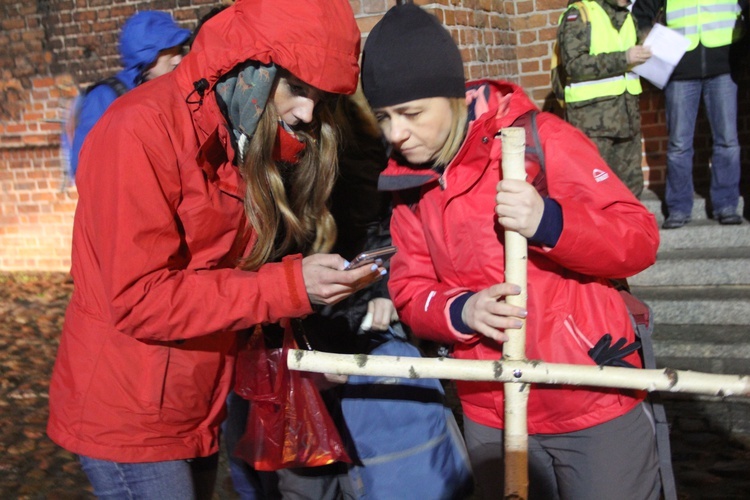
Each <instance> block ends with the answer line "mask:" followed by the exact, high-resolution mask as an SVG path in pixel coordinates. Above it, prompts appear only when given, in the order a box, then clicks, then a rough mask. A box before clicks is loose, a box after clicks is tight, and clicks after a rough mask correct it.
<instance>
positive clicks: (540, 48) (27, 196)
mask: <svg viewBox="0 0 750 500" xmlns="http://www.w3.org/2000/svg"><path fill="white" fill-rule="evenodd" d="M350 3H351V5H352V9H353V10H354V13H355V15H356V17H357V22H358V24H359V27H360V30H361V31H362V33H363V35H366V34H367V33H368V32H369V31H370V29H371V28H372V26H374V24H375V23H376V22H377V21H378V20H379V19H380V18H381V17H382V15H383V14H384V13H385V12H386V11H387V9H388V8H390V7H391V6H392V5H393V4H394V3H395V0H350ZM415 3H417V4H419V5H422V6H424V7H425V8H427V9H428V10H430V11H431V12H432V13H434V14H435V15H436V16H437V17H438V18H439V19H440V20H441V21H442V22H443V23H444V24H445V25H446V27H447V28H448V29H449V30H450V32H451V34H452V35H453V37H454V39H455V40H456V41H457V42H458V44H459V46H460V47H461V51H462V54H463V57H464V60H465V61H466V64H465V71H466V76H467V78H470V79H476V78H502V79H506V80H510V81H513V82H515V83H520V84H521V85H523V86H524V88H525V89H526V90H527V92H528V93H529V95H530V96H531V97H532V98H533V99H534V100H536V102H537V103H538V104H539V105H540V106H541V107H549V104H550V99H551V95H550V88H549V65H550V57H549V54H550V53H551V48H552V44H553V41H554V38H555V34H556V29H557V20H558V18H559V16H560V13H561V11H562V9H563V8H564V6H565V5H566V4H567V0H516V1H513V0H436V1H431V2H430V1H427V0H416V1H415ZM219 4H220V2H217V1H215V0H213V1H212V0H151V1H147V0H143V1H134V0H39V1H37V2H21V1H18V0H2V2H0V9H1V10H0V12H1V13H2V17H1V19H2V20H1V21H0V27H1V28H2V31H0V72H1V75H2V78H0V270H67V269H68V268H69V266H70V241H71V236H70V235H71V230H72V221H73V212H74V210H75V203H76V200H77V192H76V190H75V187H73V186H70V185H68V184H66V183H65V180H64V175H63V170H62V167H61V161H60V157H59V145H60V140H59V138H60V121H61V118H62V117H63V112H64V110H65V109H66V107H67V105H68V103H69V102H70V100H71V99H72V98H73V97H74V96H75V95H76V93H77V88H79V87H83V86H85V85H87V84H88V83H91V82H93V81H96V80H97V79H99V78H102V77H104V76H107V75H110V74H113V73H114V72H116V71H117V70H118V69H119V61H118V54H117V36H118V33H119V28H120V26H121V25H122V23H123V22H124V21H125V19H127V18H128V17H129V16H130V15H132V14H133V13H134V12H136V11H138V10H146V9H158V10H164V11H167V12H170V13H171V14H172V15H173V16H174V17H175V19H176V20H177V21H178V22H179V23H181V24H182V25H183V26H184V27H186V28H193V27H194V26H195V24H196V23H197V20H198V19H199V18H200V17H201V16H202V15H203V14H205V13H206V12H208V11H209V10H210V9H211V8H212V7H214V6H216V5H219ZM747 80H748V78H747V74H746V73H745V74H744V76H743V82H742V86H741V89H740V92H741V97H740V128H741V131H742V132H741V142H742V144H748V139H750V137H748V136H749V135H750V118H748V117H750V115H749V114H748V113H747V111H748V107H750V94H749V92H750V90H748V86H747ZM645 87H646V91H645V92H644V95H643V99H642V110H643V134H644V152H645V154H644V175H645V176H646V179H647V185H649V186H650V187H651V188H652V189H655V190H657V191H658V190H659V188H660V187H661V185H662V184H663V179H664V168H665V156H664V152H665V150H666V139H665V137H666V125H665V123H664V113H663V99H662V96H661V92H660V91H658V90H657V89H654V88H653V87H650V86H649V85H646V86H645ZM699 130H700V132H699V133H698V134H697V136H698V139H697V144H696V145H697V147H698V152H697V155H696V158H697V163H698V164H701V165H707V164H708V151H709V144H710V136H709V133H708V127H707V125H706V123H705V120H704V119H702V120H701V122H700V125H699ZM743 153H744V155H743V159H744V160H745V161H744V165H747V163H748V161H747V158H746V155H747V153H746V152H743ZM706 170H707V169H706V168H705V167H703V168H701V169H699V173H698V176H699V179H700V178H701V177H705V175H706ZM745 178H747V175H745Z"/></svg>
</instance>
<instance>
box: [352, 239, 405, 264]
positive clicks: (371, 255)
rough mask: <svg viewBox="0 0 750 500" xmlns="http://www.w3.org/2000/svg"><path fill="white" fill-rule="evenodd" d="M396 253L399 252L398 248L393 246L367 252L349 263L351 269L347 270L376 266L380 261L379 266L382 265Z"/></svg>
mask: <svg viewBox="0 0 750 500" xmlns="http://www.w3.org/2000/svg"><path fill="white" fill-rule="evenodd" d="M396 251H397V248H396V247H394V246H392V245H391V246H387V247H382V248H377V249H374V250H367V251H365V252H362V253H361V254H359V255H357V256H356V257H355V258H354V259H353V260H352V261H351V263H349V267H347V269H356V268H358V267H362V266H365V265H369V264H375V263H376V261H380V263H379V264H378V265H382V264H383V263H384V262H386V261H387V260H388V259H390V258H391V257H393V255H394V254H395V253H396Z"/></svg>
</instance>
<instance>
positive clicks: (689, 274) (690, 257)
mask: <svg viewBox="0 0 750 500" xmlns="http://www.w3.org/2000/svg"><path fill="white" fill-rule="evenodd" d="M748 228H750V225H748ZM628 283H630V285H631V286H691V285H750V246H746V247H729V248H691V249H677V250H660V251H659V254H658V255H657V257H656V264H654V265H653V266H651V267H650V268H648V269H646V270H645V271H643V272H641V273H639V274H637V275H636V276H633V277H631V278H628Z"/></svg>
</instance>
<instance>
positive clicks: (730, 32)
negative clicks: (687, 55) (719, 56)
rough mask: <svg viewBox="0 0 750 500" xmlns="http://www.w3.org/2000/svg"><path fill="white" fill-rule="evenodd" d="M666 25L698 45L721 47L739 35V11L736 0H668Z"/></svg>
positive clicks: (692, 43)
mask: <svg viewBox="0 0 750 500" xmlns="http://www.w3.org/2000/svg"><path fill="white" fill-rule="evenodd" d="M666 15H667V18H666V19H667V26H669V27H670V28H671V29H673V30H675V31H676V32H678V33H680V34H681V35H684V36H685V37H686V38H687V39H688V40H690V46H689V47H688V50H693V49H694V48H696V47H697V46H698V42H700V43H702V44H703V45H705V46H706V47H723V46H724V45H729V44H731V43H733V42H736V41H737V40H739V39H740V37H741V36H742V29H743V28H742V9H741V8H740V6H739V3H738V2H737V0H669V1H668V2H667V10H666Z"/></svg>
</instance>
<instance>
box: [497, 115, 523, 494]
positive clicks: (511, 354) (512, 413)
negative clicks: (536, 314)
mask: <svg viewBox="0 0 750 500" xmlns="http://www.w3.org/2000/svg"><path fill="white" fill-rule="evenodd" d="M500 134H501V137H502V152H503V156H502V169H503V179H518V180H525V179H526V168H525V158H526V129H524V128H523V127H507V128H504V129H502V130H501V131H500ZM504 249H505V282H506V283H513V284H516V285H518V286H520V287H521V293H520V294H519V295H509V296H507V297H505V301H506V302H507V303H508V304H510V305H514V306H518V307H522V308H524V309H525V308H526V299H527V297H528V290H527V286H526V268H527V265H526V264H527V262H528V245H527V242H526V238H524V237H523V236H522V235H521V234H520V233H518V232H517V231H511V230H508V229H506V230H505V245H504ZM505 333H506V334H507V335H508V337H509V340H508V342H506V343H505V344H503V360H504V361H525V360H526V320H524V321H523V323H522V325H521V328H518V329H506V330H505ZM503 393H504V395H505V407H504V409H505V418H504V431H503V445H504V448H505V457H504V462H505V492H504V497H505V498H506V499H519V500H525V499H526V498H527V497H528V491H529V465H528V464H529V460H528V455H529V431H528V421H527V413H528V411H527V406H528V401H529V384H520V385H519V384H511V383H506V384H505V385H504V386H503Z"/></svg>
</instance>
